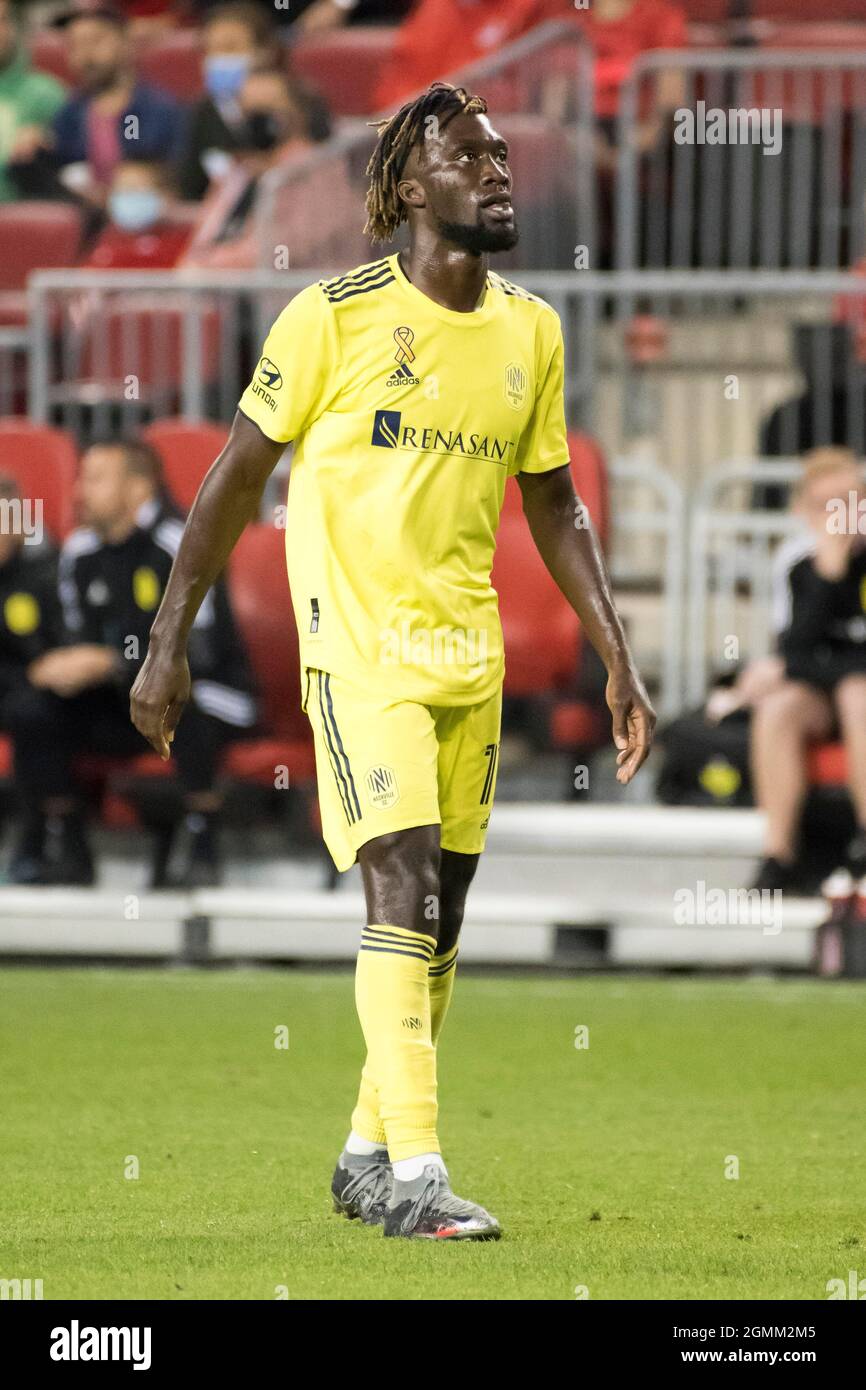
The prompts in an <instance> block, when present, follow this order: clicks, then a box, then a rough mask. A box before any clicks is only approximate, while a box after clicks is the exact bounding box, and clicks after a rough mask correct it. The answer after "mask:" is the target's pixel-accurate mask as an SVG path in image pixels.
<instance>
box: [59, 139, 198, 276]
mask: <svg viewBox="0 0 866 1390" xmlns="http://www.w3.org/2000/svg"><path fill="white" fill-rule="evenodd" d="M106 211H107V213H108V225H107V226H106V227H105V229H104V230H103V232H102V233H101V235H100V236H99V238H98V240H97V242H96V245H95V246H93V247H92V248H91V250H90V252H89V253H88V255H87V256H86V257H85V258H84V260H83V261H82V265H83V266H86V267H87V268H88V269H90V270H170V269H171V268H172V266H175V265H177V263H178V261H179V259H180V257H181V256H182V254H183V252H184V251H185V249H186V246H187V243H188V242H189V240H190V237H191V236H192V225H191V223H190V222H189V221H178V220H177V219H176V218H173V216H172V196H171V192H170V173H169V170H168V169H167V167H166V166H165V165H163V164H157V163H154V162H152V161H146V160H127V161H126V162H125V163H124V164H118V166H117V168H116V169H115V171H114V178H113V179H112V181H111V188H110V190H109V194H108V203H107V207H106Z"/></svg>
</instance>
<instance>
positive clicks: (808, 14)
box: [697, 0, 863, 23]
mask: <svg viewBox="0 0 866 1390" xmlns="http://www.w3.org/2000/svg"><path fill="white" fill-rule="evenodd" d="M697 3H700V0H697ZM750 15H751V18H752V19H787V20H802V21H804V22H806V23H808V22H812V23H824V22H825V21H834V20H846V19H848V20H858V19H859V20H862V19H863V0H821V3H820V5H816V4H815V2H814V0H752V3H751V7H750Z"/></svg>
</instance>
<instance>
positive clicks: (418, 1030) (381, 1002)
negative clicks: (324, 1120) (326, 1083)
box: [352, 924, 440, 1163]
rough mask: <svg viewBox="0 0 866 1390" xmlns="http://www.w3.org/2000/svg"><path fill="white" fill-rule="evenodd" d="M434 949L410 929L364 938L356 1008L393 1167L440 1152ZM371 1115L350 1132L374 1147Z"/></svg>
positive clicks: (372, 930) (359, 1115)
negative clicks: (430, 984) (431, 978)
mask: <svg viewBox="0 0 866 1390" xmlns="http://www.w3.org/2000/svg"><path fill="white" fill-rule="evenodd" d="M435 949H436V940H435V938H434V937H432V936H427V935H426V934H424V933H422V932H414V931H409V930H407V929H406V928H405V927H392V926H383V925H378V924H377V925H375V926H367V927H365V928H364V931H363V933H362V936H361V949H360V951H359V952H358V963H357V967H356V970H355V1003H356V1005H357V1009H358V1017H359V1019H360V1020H361V1028H362V1030H363V1033H364V1039H365V1041H366V1043H367V1061H366V1063H365V1067H364V1071H365V1073H366V1079H367V1081H368V1082H370V1083H371V1084H372V1082H373V1079H374V1078H375V1087H376V1088H377V1089H378V1093H379V1095H378V1100H379V1107H378V1108H379V1115H378V1120H379V1122H381V1127H382V1129H383V1130H384V1132H385V1136H386V1139H387V1144H388V1153H389V1155H390V1158H391V1161H392V1163H393V1162H396V1161H398V1160H399V1159H401V1158H416V1157H417V1156H418V1155H419V1154H425V1153H439V1151H440V1150H439V1140H438V1138H437V1136H436V1118H437V1105H436V1053H435V1050H434V1047H433V1042H432V1039H431V1036H430V996H429V993H428V989H427V971H428V967H429V964H430V958H431V957H432V955H433V952H434V950H435ZM364 1084H365V1083H364V1081H363V1080H362V1089H363V1087H364ZM360 1100H361V1097H360V1096H359V1103H360ZM370 1113H371V1112H370V1111H369V1109H365V1107H361V1110H360V1112H359V1109H358V1108H356V1111H355V1113H354V1114H353V1115H352V1128H353V1129H354V1130H355V1132H356V1133H357V1134H361V1135H363V1137H364V1138H370V1139H371V1140H372V1139H375V1137H376V1122H375V1121H374V1122H373V1125H372V1128H371V1121H370Z"/></svg>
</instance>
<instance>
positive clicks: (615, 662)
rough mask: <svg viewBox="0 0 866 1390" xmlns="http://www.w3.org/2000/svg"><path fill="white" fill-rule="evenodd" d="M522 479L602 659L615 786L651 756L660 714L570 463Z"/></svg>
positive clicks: (559, 579) (558, 576) (551, 566)
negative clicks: (631, 646) (613, 747)
mask: <svg viewBox="0 0 866 1390" xmlns="http://www.w3.org/2000/svg"><path fill="white" fill-rule="evenodd" d="M517 481H518V483H519V484H520V490H521V492H522V494H523V510H524V513H525V514H526V519H527V521H528V523H529V529H530V531H531V532H532V538H533V540H534V541H535V544H536V547H537V549H538V553H539V554H540V556H541V558H542V560H543V561H544V563H545V565H546V566H547V568H548V570H549V571H550V573H551V575H552V576H553V578H554V579H555V580H556V583H557V584H558V586H559V588H560V589H561V590H562V592H563V594H564V595H565V597H566V598H567V599H568V602H569V603H570V604H571V606H572V608H573V609H574V611H575V613H576V614H577V616H578V617H579V618H580V621H581V623H582V625H583V628H584V631H585V632H586V635H587V637H588V638H589V640H590V642H591V643H592V645H593V646H594V647H595V650H596V651H597V652H598V654H599V656H600V657H601V659H602V661H603V662H604V665H605V669H606V670H607V676H608V680H607V689H606V692H605V695H606V699H607V703H608V706H609V708H610V712H611V715H612V716H613V739H614V743H615V744H616V746H617V749H618V750H619V751H618V753H617V758H616V761H617V774H616V776H617V781H619V782H623V783H625V782H630V781H631V779H632V777H634V775H635V773H636V772H637V770H638V768H639V767H640V766H641V764H642V763H643V762H644V761H645V759H646V757H647V755H648V753H649V751H650V747H651V745H652V740H653V730H654V728H655V722H656V716H655V711H654V710H653V707H652V705H651V704H650V701H649V697H648V695H647V693H646V690H645V688H644V684H643V681H642V680H641V678H640V675H639V673H638V670H637V668H636V666H635V664H634V660H633V658H632V654H631V651H630V649H629V645H628V641H627V639H626V635H625V632H624V631H623V626H622V622H621V621H620V617H619V614H618V613H617V611H616V608H615V606H614V602H613V596H612V594H611V591H610V579H609V577H608V573H607V568H606V566H605V563H604V559H603V557H602V553H601V547H600V545H599V543H598V537H597V536H596V533H595V529H594V528H593V525H592V522H591V521H590V519H589V514H588V513H587V510H586V507H585V506H584V504H583V503H582V502H581V500H580V498H579V497H578V495H577V493H576V492H575V490H574V483H573V482H572V479H571V470H570V468H569V466H568V464H565V465H564V466H562V467H561V468H553V469H550V470H549V471H548V472H546V473H518V475H517Z"/></svg>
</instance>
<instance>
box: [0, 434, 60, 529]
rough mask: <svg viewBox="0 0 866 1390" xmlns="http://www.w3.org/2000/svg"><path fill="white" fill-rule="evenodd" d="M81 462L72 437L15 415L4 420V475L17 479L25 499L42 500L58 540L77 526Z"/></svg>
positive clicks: (0, 464)
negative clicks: (76, 489)
mask: <svg viewBox="0 0 866 1390" xmlns="http://www.w3.org/2000/svg"><path fill="white" fill-rule="evenodd" d="M76 470H77V460H76V452H75V444H74V442H73V440H72V436H71V435H69V434H67V433H66V431H65V430H58V429H52V428H51V427H50V426H48V425H34V424H31V422H30V421H29V420H26V419H23V418H20V417H18V416H12V417H9V418H7V419H5V420H0V473H8V474H10V475H11V476H12V477H13V478H16V479H17V481H18V484H19V486H20V488H21V492H22V495H23V496H24V497H31V498H34V499H36V498H38V499H41V501H42V507H43V516H44V520H45V525H46V527H47V529H48V531H49V532H50V534H51V535H52V536H53V537H54V539H55V540H56V541H61V540H63V539H64V538H65V537H66V536H67V535H68V534H69V532H70V531H71V530H72V528H73V526H74V524H75V515H74V497H73V492H74V487H75V474H76Z"/></svg>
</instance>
